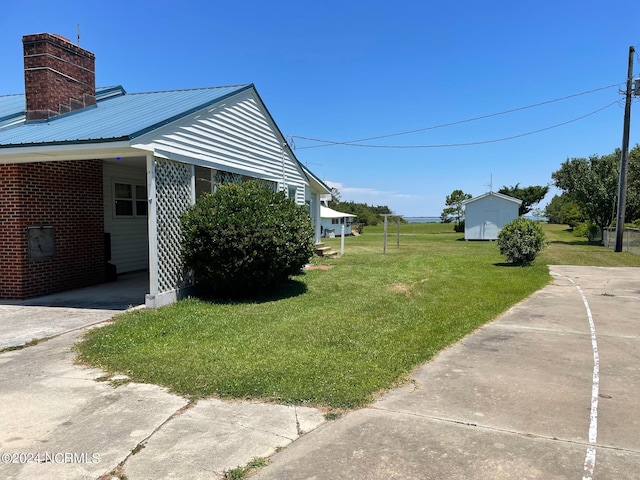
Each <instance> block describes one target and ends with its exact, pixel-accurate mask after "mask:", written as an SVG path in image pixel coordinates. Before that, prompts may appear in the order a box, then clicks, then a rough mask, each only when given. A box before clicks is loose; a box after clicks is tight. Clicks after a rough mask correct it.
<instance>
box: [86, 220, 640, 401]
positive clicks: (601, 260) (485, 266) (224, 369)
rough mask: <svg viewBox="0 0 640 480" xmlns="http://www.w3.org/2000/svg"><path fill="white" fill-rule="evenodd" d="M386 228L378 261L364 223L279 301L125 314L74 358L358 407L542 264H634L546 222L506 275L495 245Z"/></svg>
mask: <svg viewBox="0 0 640 480" xmlns="http://www.w3.org/2000/svg"><path fill="white" fill-rule="evenodd" d="M395 228H396V227H395V226H393V227H391V228H390V233H393V236H390V237H389V241H388V250H387V254H386V255H383V254H382V245H383V235H382V227H381V226H378V227H368V228H366V229H365V232H364V235H362V236H360V237H348V238H346V239H345V240H346V242H345V244H346V251H345V256H344V257H343V258H340V259H331V260H316V261H315V263H319V264H325V265H331V266H332V268H331V269H330V270H311V271H307V272H306V273H304V274H302V275H300V276H298V277H296V278H295V279H294V280H293V281H292V282H291V283H290V284H289V285H288V286H287V288H286V289H284V290H283V291H282V292H281V293H280V295H279V296H278V297H274V298H270V299H264V300H262V301H259V302H247V303H235V304H215V303H207V302H203V301H199V300H187V301H182V302H179V303H177V304H174V305H171V306H169V307H165V308H160V309H157V310H138V311H134V312H130V313H126V314H124V315H121V316H119V317H117V320H116V321H115V322H114V323H112V324H110V325H108V326H106V327H103V328H98V329H94V330H91V331H89V332H88V333H87V335H86V337H85V339H84V341H83V342H81V343H80V344H78V346H77V351H78V353H79V360H80V361H82V362H84V363H87V364H90V365H93V366H96V367H100V368H102V369H104V370H106V371H107V372H110V373H116V372H117V373H124V374H127V375H128V376H129V377H130V378H131V379H133V380H135V381H141V382H150V383H156V384H159V385H164V386H167V387H168V388H170V389H171V390H172V391H174V392H176V393H178V394H180V395H184V396H186V397H189V398H192V399H197V398H202V397H206V396H211V395H214V396H218V397H222V398H224V397H234V398H260V399H265V400H272V401H277V402H282V403H295V404H306V405H316V406H324V407H328V408H330V409H342V408H344V409H348V408H354V407H358V406H362V405H365V404H367V403H369V402H371V401H372V399H373V398H374V397H375V395H376V394H377V393H378V392H381V391H384V390H386V389H388V388H390V387H393V386H394V385H397V384H399V383H402V382H405V381H407V379H408V378H409V375H410V373H411V371H412V370H413V369H414V368H415V367H417V366H418V365H420V364H422V363H423V362H425V361H427V360H429V359H430V358H431V357H433V356H434V355H435V354H436V353H437V352H438V351H440V350H441V349H443V348H445V347H446V346H448V345H451V344H452V343H454V342H456V341H457V340H459V339H461V338H462V337H464V336H465V335H467V334H468V333H470V332H472V331H473V330H475V329H476V328H478V327H479V326H481V325H483V324H484V323H486V322H488V321H490V320H491V319H494V318H495V317H496V316H498V315H499V314H500V313H502V312H504V311H505V310H507V309H508V308H509V307H511V306H512V305H514V304H515V303H517V302H519V301H520V300H522V299H523V298H525V297H527V296H528V295H530V294H531V293H533V292H534V291H536V290H538V289H539V288H541V287H543V286H544V285H546V284H547V283H548V281H549V279H550V277H549V273H548V268H547V265H548V264H567V263H571V264H590V265H606V266H609V265H630V266H640V258H639V257H635V256H633V255H630V254H614V253H613V252H611V251H609V250H608V249H606V248H604V247H598V246H592V245H586V244H583V242H581V239H577V238H575V237H573V236H572V235H571V234H570V233H568V232H566V231H564V229H563V228H560V227H558V228H556V227H555V226H551V227H547V231H548V235H549V239H550V240H551V242H552V243H551V244H550V246H549V248H548V249H547V250H546V251H545V252H544V254H543V255H542V256H541V257H540V258H539V259H538V260H537V261H536V262H535V264H534V265H533V266H530V267H525V268H522V267H512V266H505V265H504V264H503V263H502V262H503V257H502V256H501V255H500V254H499V253H498V247H497V245H496V243H495V242H465V241H463V240H462V235H461V234H457V233H453V232H452V230H451V229H452V226H451V225H450V224H449V225H442V224H408V225H403V226H402V228H401V237H400V242H401V245H400V247H399V248H398V247H396V237H395ZM328 243H329V244H330V245H331V246H332V247H334V249H339V247H340V240H339V239H332V240H330V241H329V242H328Z"/></svg>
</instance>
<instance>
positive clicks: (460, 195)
mask: <svg viewBox="0 0 640 480" xmlns="http://www.w3.org/2000/svg"><path fill="white" fill-rule="evenodd" d="M470 198H471V194H469V193H464V192H463V191H462V190H454V191H453V192H451V195H447V198H446V200H445V205H446V206H447V207H446V208H445V209H444V210H442V215H440V218H441V219H447V218H454V219H455V220H456V224H455V225H454V230H455V231H456V232H459V231H464V225H463V226H462V230H460V226H461V220H462V219H463V217H464V213H463V210H464V209H463V206H462V203H463V202H464V201H465V200H469V199H470ZM443 221H444V220H443Z"/></svg>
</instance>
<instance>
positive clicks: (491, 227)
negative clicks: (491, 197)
mask: <svg viewBox="0 0 640 480" xmlns="http://www.w3.org/2000/svg"><path fill="white" fill-rule="evenodd" d="M482 228H483V232H482V238H484V239H485V240H496V239H497V238H498V232H499V230H500V229H499V228H498V211H497V210H485V211H484V225H483V227H482Z"/></svg>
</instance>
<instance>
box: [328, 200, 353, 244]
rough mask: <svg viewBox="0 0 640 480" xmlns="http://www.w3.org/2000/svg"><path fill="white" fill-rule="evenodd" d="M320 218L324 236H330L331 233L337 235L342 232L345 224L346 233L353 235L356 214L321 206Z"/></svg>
mask: <svg viewBox="0 0 640 480" xmlns="http://www.w3.org/2000/svg"><path fill="white" fill-rule="evenodd" d="M320 218H321V226H322V236H325V237H326V236H329V235H330V234H331V233H333V234H335V235H336V236H337V235H341V234H342V225H344V234H345V235H351V224H352V223H353V219H354V218H356V215H352V214H350V213H344V212H338V211H337V210H333V209H332V208H329V207H325V206H324V205H321V206H320Z"/></svg>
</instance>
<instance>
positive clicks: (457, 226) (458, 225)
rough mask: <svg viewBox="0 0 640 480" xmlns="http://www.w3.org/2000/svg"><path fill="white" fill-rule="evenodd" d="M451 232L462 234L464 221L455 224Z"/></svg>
mask: <svg viewBox="0 0 640 480" xmlns="http://www.w3.org/2000/svg"><path fill="white" fill-rule="evenodd" d="M453 231H454V232H457V233H464V220H460V223H456V224H455V225H454V226H453Z"/></svg>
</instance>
